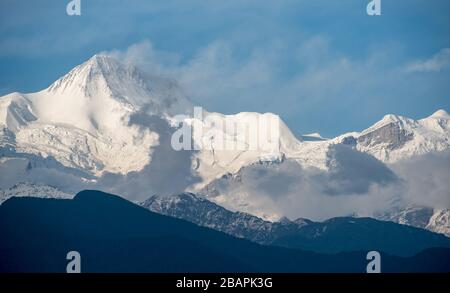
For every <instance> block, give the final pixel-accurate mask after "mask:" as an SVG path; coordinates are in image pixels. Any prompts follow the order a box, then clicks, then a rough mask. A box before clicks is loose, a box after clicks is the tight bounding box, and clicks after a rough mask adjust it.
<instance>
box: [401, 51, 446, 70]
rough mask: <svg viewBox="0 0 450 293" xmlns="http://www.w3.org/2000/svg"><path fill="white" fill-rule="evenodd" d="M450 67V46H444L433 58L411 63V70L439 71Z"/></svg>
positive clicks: (409, 68)
mask: <svg viewBox="0 0 450 293" xmlns="http://www.w3.org/2000/svg"><path fill="white" fill-rule="evenodd" d="M447 69H450V48H444V49H442V50H440V51H439V52H438V53H436V54H435V55H433V56H432V57H431V58H429V59H426V60H419V61H415V62H412V63H410V64H409V65H408V66H407V71H409V72H437V71H443V70H447Z"/></svg>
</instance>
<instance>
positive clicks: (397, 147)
mask: <svg viewBox="0 0 450 293" xmlns="http://www.w3.org/2000/svg"><path fill="white" fill-rule="evenodd" d="M333 141H336V142H340V143H344V144H348V145H352V146H354V147H356V149H357V150H359V151H361V152H365V153H368V154H371V155H373V156H374V157H376V158H378V159H379V160H381V161H383V162H386V163H394V162H397V161H399V160H402V159H405V158H409V157H412V156H418V155H423V154H426V153H429V152H434V151H443V150H447V149H449V147H450V115H449V114H448V113H447V112H446V111H444V110H438V111H436V112H435V113H434V114H432V115H431V116H429V117H427V118H424V119H420V120H414V119H410V118H407V117H403V116H398V115H386V116H384V117H383V119H382V120H380V121H379V122H377V123H375V124H374V125H372V126H371V127H369V128H367V129H366V130H364V131H362V132H360V133H350V134H344V135H341V136H339V137H337V138H335V139H334V140H333Z"/></svg>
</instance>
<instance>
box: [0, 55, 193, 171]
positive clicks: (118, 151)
mask: <svg viewBox="0 0 450 293" xmlns="http://www.w3.org/2000/svg"><path fill="white" fill-rule="evenodd" d="M189 105H190V104H189V102H188V101H187V100H186V99H184V97H183V96H182V94H181V90H180V89H179V88H178V87H177V86H176V84H175V83H174V82H171V81H170V80H165V79H162V78H155V77H147V76H146V77H143V76H142V75H141V74H140V73H139V72H138V70H137V69H136V68H135V67H133V66H129V65H124V64H121V63H120V62H118V61H116V60H114V59H113V58H110V57H108V56H104V55H95V56H93V57H92V58H91V59H89V60H88V61H86V62H85V63H83V64H81V65H79V66H77V67H75V68H74V69H73V70H71V71H70V72H69V73H68V74H66V75H65V76H63V77H61V78H60V79H58V80H57V81H56V82H54V83H53V84H52V85H50V86H49V87H48V88H47V89H44V90H42V91H40V92H37V93H31V94H21V93H12V94H9V95H7V96H4V97H1V98H0V128H1V129H2V132H1V138H0V154H1V155H2V157H15V156H16V155H17V154H28V155H33V156H27V159H28V160H33V161H41V162H45V159H46V158H48V157H51V158H54V159H55V160H56V161H57V162H59V163H60V164H62V165H63V166H64V167H67V168H74V169H79V170H82V171H83V172H86V173H88V174H92V175H95V176H100V175H101V174H102V173H103V172H112V173H123V174H125V173H128V172H130V171H139V170H141V169H142V168H143V167H144V166H145V165H146V164H148V162H149V161H150V147H152V146H154V145H155V144H157V140H158V136H157V134H156V133H153V132H151V131H149V130H148V129H146V130H142V129H140V128H139V126H137V125H132V124H130V117H131V115H132V114H133V113H136V112H138V111H141V110H142V109H144V108H145V110H146V111H150V112H151V113H156V114H158V115H173V114H176V113H184V112H185V111H187V110H189ZM34 163H35V164H37V162H34Z"/></svg>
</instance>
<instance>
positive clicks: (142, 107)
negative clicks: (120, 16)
mask: <svg viewBox="0 0 450 293" xmlns="http://www.w3.org/2000/svg"><path fill="white" fill-rule="evenodd" d="M193 105H194V103H193V102H192V101H190V99H188V97H186V95H185V94H184V92H183V89H182V88H181V87H180V86H179V85H178V84H177V82H176V81H174V80H172V79H170V78H166V77H160V76H154V75H152V74H149V73H145V72H143V71H141V70H140V69H138V68H137V67H135V66H133V65H131V64H124V63H122V62H120V61H118V60H116V59H114V58H112V57H110V56H107V55H104V54H99V55H95V56H93V57H92V58H91V59H89V60H87V61H86V62H84V63H83V64H81V65H79V66H77V67H75V68H74V69H72V70H71V71H70V72H69V73H67V74H66V75H64V76H63V77H61V78H59V79H58V80H57V81H55V82H54V83H53V84H51V85H50V86H49V87H48V88H46V89H44V90H42V91H39V92H36V93H28V94H24V93H17V92H16V93H11V94H9V95H6V96H3V97H0V173H1V175H2V176H1V178H0V188H1V189H2V198H5V199H6V198H9V197H11V196H13V195H14V194H18V195H20V194H22V195H27V194H30V193H27V191H24V190H20V189H17V186H16V187H14V185H16V184H18V183H20V182H24V181H25V182H29V183H26V184H35V186H40V187H38V189H39V188H47V189H48V188H49V187H45V186H53V187H52V188H54V189H52V190H46V191H43V192H41V194H44V195H47V196H48V195H49V194H53V195H55V197H64V196H65V195H67V194H75V193H76V192H78V191H80V190H83V189H87V188H91V189H99V190H103V191H108V192H114V193H117V194H120V195H122V196H124V197H125V198H128V199H130V200H132V201H139V202H141V201H143V200H145V199H147V198H148V197H149V196H150V195H153V194H156V195H160V196H166V195H173V194H182V193H183V192H192V193H195V194H198V195H200V196H201V197H202V198H205V199H207V200H208V201H210V202H211V204H216V205H220V206H222V207H224V208H226V209H229V210H231V211H233V212H245V215H247V214H251V215H254V216H258V217H259V218H261V219H260V220H261V221H262V222H261V225H262V226H265V225H266V224H264V223H271V222H272V223H273V222H276V223H278V224H276V225H279V226H280V227H282V226H283V224H282V222H283V221H282V218H283V217H284V216H288V217H289V218H302V217H303V218H312V216H313V215H312V214H304V210H301V209H299V208H298V207H297V206H295V205H294V204H291V203H290V201H293V202H295V198H296V196H297V195H302V194H310V195H311V198H314V196H315V192H316V190H320V196H319V195H318V196H317V198H321V197H325V198H326V199H327V200H323V202H324V203H326V202H330V206H333V205H335V206H338V205H337V204H334V200H336V199H337V198H345V197H346V196H348V197H352V198H353V197H357V196H358V195H364V194H366V193H369V192H374V191H373V189H374V188H380V190H381V189H382V188H384V187H386V188H389V187H390V186H391V185H393V184H396V185H398V186H400V188H402V187H401V186H403V185H402V184H403V182H404V181H407V180H408V176H409V175H407V174H406V175H405V173H401V172H400V171H398V169H399V167H398V166H399V165H401V164H403V163H404V162H410V161H414V160H417V159H420V158H424V157H426V156H427V155H430V154H441V153H446V152H448V150H449V146H450V116H449V115H448V114H447V113H446V112H445V111H444V110H438V111H436V112H435V113H434V114H432V115H430V116H429V117H426V118H424V119H419V120H414V119H411V118H407V117H403V116H399V115H386V116H385V117H383V118H382V119H381V120H380V121H379V122H377V123H375V124H374V125H372V126H370V127H369V128H367V129H365V130H363V131H360V132H351V133H346V134H343V135H339V136H337V137H335V138H330V139H326V138H323V137H321V136H320V134H311V135H304V136H300V137H296V136H295V135H294V134H293V132H292V131H291V130H290V129H289V128H288V126H287V125H286V124H285V123H284V122H283V121H282V119H281V118H280V117H279V116H277V115H275V114H271V113H264V114H260V113H252V112H242V113H238V114H234V115H223V114H220V113H210V112H207V111H206V110H204V111H203V114H204V116H208V115H213V116H214V117H215V118H214V119H219V120H223V121H226V122H230V123H239V122H245V121H247V120H251V119H253V118H255V117H256V118H258V119H262V118H264V117H270V118H271V119H274V120H275V121H277V122H278V125H279V134H280V136H279V141H278V146H279V147H278V148H276V149H264V150H258V149H257V150H222V149H219V148H217V145H218V143H219V142H218V140H217V138H218V137H222V138H225V141H226V142H235V143H245V141H243V137H245V131H246V130H245V129H244V130H242V129H241V130H239V129H238V130H237V133H235V135H229V133H227V132H226V130H224V129H222V128H221V127H219V126H217V125H214V124H207V123H205V121H203V120H199V119H197V118H196V117H192V114H193ZM180 114H182V115H185V116H186V117H187V118H185V120H184V121H185V122H186V123H188V124H190V125H192V127H193V128H194V129H193V131H194V132H195V131H196V130H197V128H199V127H200V128H204V129H203V130H204V131H203V134H202V135H201V136H200V137H194V138H193V139H194V143H199V142H200V141H201V142H203V143H204V142H207V143H208V146H209V147H208V148H204V149H200V150H192V151H181V152H176V151H174V150H173V148H172V147H171V146H170V137H171V135H172V133H173V132H174V131H175V130H176V127H175V124H174V123H175V122H176V121H175V117H177V115H180ZM211 133H212V134H213V135H211ZM447 170H448V167H447ZM299 174H301V175H299ZM305 174H306V175H305ZM443 176H445V174H444V175H443ZM447 176H448V173H447ZM444 179H445V178H444ZM413 181H414V180H413ZM308 184H309V185H308ZM19 186H20V185H19ZM301 186H308V188H307V189H306V190H303V189H300V187H301ZM439 188H440V187H439V186H438V187H437V189H438V192H437V195H436V197H438V199H439V201H438V202H439V204H431V203H428V202H427V200H423V201H419V202H417V201H413V200H410V197H406V199H405V198H403V197H402V198H401V200H400V199H395V200H394V199H392V198H389V200H386V199H385V198H380V201H383V202H386V203H387V204H386V205H383V206H381V207H380V208H378V209H377V210H376V212H373V211H370V213H369V212H367V213H362V212H359V211H358V212H356V211H355V212H352V213H351V212H350V211H348V210H346V209H343V210H342V211H339V212H334V211H333V212H330V213H326V214H324V216H322V217H321V218H320V219H322V218H324V219H325V218H332V217H334V216H357V217H363V216H371V217H373V218H377V219H380V220H388V221H394V222H397V223H401V224H408V225H411V226H416V227H419V228H426V229H429V230H431V231H436V232H439V233H443V234H446V235H450V211H449V209H448V194H449V193H448V190H445V189H444V190H439ZM441 189H442V188H441ZM389 191H390V190H389ZM379 192H380V193H383V192H384V190H382V191H379ZM396 192H397V193H400V194H409V193H410V192H411V190H408V189H407V188H404V189H400V191H396ZM31 193H35V191H33V192H31ZM375 193H376V192H375ZM285 194H288V195H289V196H288V197H289V201H286V202H283V197H282V196H279V197H276V195H285ZM327 196H328V197H327ZM308 200H309V198H308ZM390 200H392V203H391V202H390ZM282 202H283V203H282ZM302 203H303V201H301V203H300V204H299V207H301V206H302V205H301V204H302ZM321 204H322V202H321ZM340 204H341V203H340ZM349 206H350V204H349ZM365 206H367V208H369V207H368V206H369V204H365ZM216 208H219V207H214V209H216ZM327 209H328V207H326V208H323V210H327ZM166 212H167V211H166ZM167 213H169V212H167ZM170 213H175V211H174V212H170ZM311 213H312V212H311ZM248 216H249V217H251V216H250V215H248ZM252 219H253V218H252ZM312 220H314V221H316V220H317V219H312ZM255 221H256V220H255ZM305 221H306V220H305ZM256 222H258V221H256ZM300 222H302V221H300ZM311 223H312V222H311ZM301 224H302V223H300V225H301ZM290 225H293V227H296V226H295V225H297V224H296V221H289V225H287V226H286V227H288V228H287V229H290V228H289V227H290ZM269 226H270V225H269ZM227 229H228V228H227ZM277 229H279V228H277ZM283 229H284V228H283ZM295 229H297V228H295ZM225 232H228V233H230V231H225ZM231 232H233V231H231ZM233 233H234V234H233ZM233 233H230V234H233V235H235V234H236V235H237V236H239V233H244V234H245V233H246V232H245V231H240V232H239V231H234V232H233ZM252 237H254V238H255V239H256V240H258V241H261V242H264V241H266V240H264V241H263V240H259V238H258V237H262V238H264V237H267V236H263V235H260V236H251V237H250V238H252ZM255 239H254V240H255Z"/></svg>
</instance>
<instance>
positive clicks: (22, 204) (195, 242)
mask: <svg viewBox="0 0 450 293" xmlns="http://www.w3.org/2000/svg"><path fill="white" fill-rule="evenodd" d="M17 215H20V217H18V216H17ZM392 225H396V224H392ZM398 226H400V227H402V226H401V225H398ZM416 230H418V229H412V230H411V232H412V233H413V234H414V233H415V232H417V231H416ZM426 233H429V232H426ZM429 234H432V233H429ZM0 235H1V237H2V241H1V242H0V260H1V261H0V271H1V272H65V269H66V265H67V263H68V261H67V260H66V255H67V253H68V252H69V251H77V252H79V254H80V257H81V271H82V272H159V273H161V272H184V273H187V272H234V273H236V272H365V270H366V266H367V260H366V254H367V252H364V251H361V252H358V251H356V252H346V253H339V254H319V253H315V252H309V251H305V250H300V249H288V248H282V247H277V246H264V245H259V244H256V243H253V242H250V241H248V240H245V239H238V238H235V237H232V236H229V235H227V234H225V233H222V232H219V231H215V230H212V229H208V228H204V227H200V226H197V225H195V224H193V223H189V222H187V221H184V220H180V219H175V218H172V217H167V216H163V215H160V214H157V213H153V212H151V211H149V210H147V209H145V208H143V207H140V206H138V205H136V204H133V203H131V202H129V201H127V200H125V199H123V198H120V197H118V196H114V195H110V194H105V193H102V192H98V191H83V192H80V193H79V194H77V195H76V196H75V197H74V198H73V199H48V198H47V199H43V198H31V197H20V198H10V199H8V200H7V201H5V202H4V203H3V204H2V205H1V206H0ZM434 235H436V234H434ZM441 237H442V238H444V239H446V238H445V237H444V236H441ZM418 239H420V237H418ZM392 241H394V242H395V240H392ZM381 258H382V271H383V272H448V271H449V270H450V268H449V263H450V262H449V260H450V250H449V249H446V248H433V249H427V250H424V251H422V252H420V253H418V254H416V255H414V256H411V257H398V256H392V255H390V254H386V253H384V252H381Z"/></svg>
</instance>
